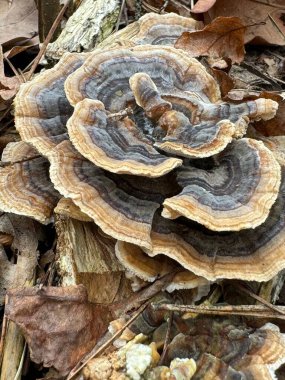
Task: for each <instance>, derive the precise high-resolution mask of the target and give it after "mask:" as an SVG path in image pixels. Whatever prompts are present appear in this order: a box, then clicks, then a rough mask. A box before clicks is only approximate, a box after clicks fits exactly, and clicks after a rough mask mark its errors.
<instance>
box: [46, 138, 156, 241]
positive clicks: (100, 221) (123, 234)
mask: <svg viewBox="0 0 285 380" xmlns="http://www.w3.org/2000/svg"><path fill="white" fill-rule="evenodd" d="M48 158H49V160H50V162H51V167H50V177H51V180H52V182H53V183H54V186H55V188H56V189H57V190H58V191H59V192H60V193H61V194H62V195H63V196H64V197H66V198H70V199H71V200H72V201H73V202H74V203H75V205H76V206H78V207H79V208H80V210H81V211H82V212H84V213H85V214H87V215H88V216H89V217H91V218H92V219H93V220H94V221H95V223H96V224H97V225H98V226H99V227H100V228H101V229H102V230H103V231H104V232H105V233H106V234H107V235H110V236H112V237H114V238H116V239H120V240H123V241H128V242H130V243H134V244H137V245H139V246H141V247H144V248H151V240H150V230H151V224H152V219H153V216H154V213H155V210H156V209H157V208H158V207H159V204H158V203H155V202H152V201H148V200H145V199H140V198H136V197H135V196H133V195H130V194H128V193H126V192H125V191H124V190H123V189H121V188H120V178H119V177H118V178H117V177H116V176H114V177H112V178H109V177H108V176H107V175H108V173H106V172H104V171H103V170H102V169H100V168H98V167H96V166H95V165H94V164H92V163H91V162H90V161H87V160H86V159H85V158H84V157H83V156H81V155H80V154H79V153H78V152H77V151H76V150H75V149H74V148H73V146H72V145H71V142H70V141H63V142H62V143H60V144H59V145H57V146H56V147H55V148H54V149H53V150H52V151H50V152H49V154H48ZM116 181H117V182H116Z"/></svg>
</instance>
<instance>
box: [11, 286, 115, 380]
mask: <svg viewBox="0 0 285 380" xmlns="http://www.w3.org/2000/svg"><path fill="white" fill-rule="evenodd" d="M5 313H6V315H7V317H8V318H9V319H11V320H12V321H14V322H15V323H16V324H17V325H19V326H20V327H21V329H22V331H23V334H24V336H25V339H26V341H27V343H28V346H29V349H30V355H31V359H32V360H33V361H34V362H35V363H43V365H44V367H53V368H54V369H55V370H57V371H58V378H61V377H62V376H66V375H67V374H68V372H69V371H70V370H71V369H72V368H73V367H74V366H75V365H76V364H77V363H78V362H79V360H80V359H81V358H82V357H83V356H84V355H85V354H86V353H88V352H89V351H90V350H91V349H92V348H93V347H94V345H95V344H96V341H97V340H98V338H100V337H101V336H102V334H103V333H104V331H105V330H106V329H107V326H108V324H109V322H110V320H111V319H112V318H111V314H110V313H109V312H108V309H107V307H105V306H101V305H95V304H92V303H90V302H88V301H87V292H86V289H85V288H84V287H83V286H82V285H78V286H69V287H62V288H57V287H42V288H36V287H34V288H24V289H20V290H13V291H11V292H9V293H8V303H7V305H6V308H5Z"/></svg>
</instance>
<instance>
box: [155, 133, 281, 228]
mask: <svg viewBox="0 0 285 380" xmlns="http://www.w3.org/2000/svg"><path fill="white" fill-rule="evenodd" d="M280 181H281V169H280V165H279V164H278V162H277V161H276V159H275V157H274V155H273V154H272V153H271V151H270V150H269V149H268V148H266V147H265V145H264V144H263V143H262V142H260V141H257V140H253V139H241V140H236V141H234V142H232V143H231V144H230V145H229V146H228V147H227V148H226V149H225V150H224V151H223V152H222V153H220V154H219V155H217V156H216V157H215V165H214V166H213V167H212V168H211V169H210V170H209V168H206V169H203V168H202V169H199V168H196V167H195V166H193V165H190V166H188V167H187V166H184V167H183V168H181V169H179V172H178V183H179V184H180V185H181V186H182V187H183V190H182V192H181V193H180V194H178V195H176V196H174V197H172V198H168V199H166V200H165V201H164V203H163V205H164V209H163V212H162V216H164V217H166V218H170V219H175V218H177V217H179V216H185V217H186V218H188V219H191V220H194V221H196V222H198V223H201V224H203V225H204V226H206V227H207V228H209V229H211V230H214V231H240V230H242V229H245V228H255V227H257V226H259V225H260V224H262V223H263V222H264V221H265V220H266V218H267V217H268V215H269V212H270V209H271V207H272V205H273V204H274V202H275V201H276V198H277V196H278V193H279V187H280Z"/></svg>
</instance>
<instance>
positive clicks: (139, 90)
mask: <svg viewBox="0 0 285 380" xmlns="http://www.w3.org/2000/svg"><path fill="white" fill-rule="evenodd" d="M129 83H130V87H131V89H132V92H133V94H134V97H135V100H136V103H137V105H139V106H140V107H142V108H143V109H144V110H145V112H146V115H147V117H149V118H150V119H154V120H158V119H159V118H160V116H162V115H163V114H164V112H166V111H169V110H171V108H172V106H171V103H169V102H167V101H165V100H163V99H162V98H161V96H160V94H159V92H158V90H157V87H156V85H155V84H154V82H153V81H152V80H151V78H150V76H149V75H148V74H145V73H136V74H134V75H132V76H131V77H130V80H129Z"/></svg>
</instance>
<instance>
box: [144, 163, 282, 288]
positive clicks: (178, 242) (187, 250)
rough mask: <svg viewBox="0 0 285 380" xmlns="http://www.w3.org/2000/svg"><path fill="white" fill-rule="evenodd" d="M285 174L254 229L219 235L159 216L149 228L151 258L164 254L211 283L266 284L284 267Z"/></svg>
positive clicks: (185, 222) (200, 227) (187, 223)
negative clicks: (278, 188) (225, 281)
mask: <svg viewBox="0 0 285 380" xmlns="http://www.w3.org/2000/svg"><path fill="white" fill-rule="evenodd" d="M284 174H285V171H284V169H283V170H282V183H281V187H280V190H279V195H278V197H277V200H276V202H275V203H274V204H273V206H272V208H271V211H270V213H269V216H268V218H267V219H266V221H265V222H264V223H263V224H261V225H260V226H258V227H256V228H255V229H246V230H242V231H238V232H226V233H223V234H221V233H218V232H213V231H210V230H207V229H206V228H204V227H203V226H201V225H198V224H196V223H194V222H187V220H185V221H183V220H180V221H179V222H177V221H176V222H173V221H171V220H169V219H165V218H163V217H161V216H159V215H158V214H156V215H155V217H154V220H153V225H152V233H151V240H152V245H153V248H152V250H147V251H146V252H147V253H148V255H150V256H155V255H160V254H164V255H166V256H168V257H170V258H172V259H173V260H176V261H178V262H179V264H181V265H182V266H183V267H184V268H186V269H188V270H190V271H191V272H193V273H195V274H197V275H199V276H202V277H205V278H207V279H208V280H210V281H215V280H217V279H220V278H232V279H240V280H249V281H268V280H270V279H271V278H272V277H274V276H275V275H276V274H277V273H278V272H279V271H280V270H282V269H283V268H284V267H285V249H284V246H285V218H284V212H285V178H284Z"/></svg>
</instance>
